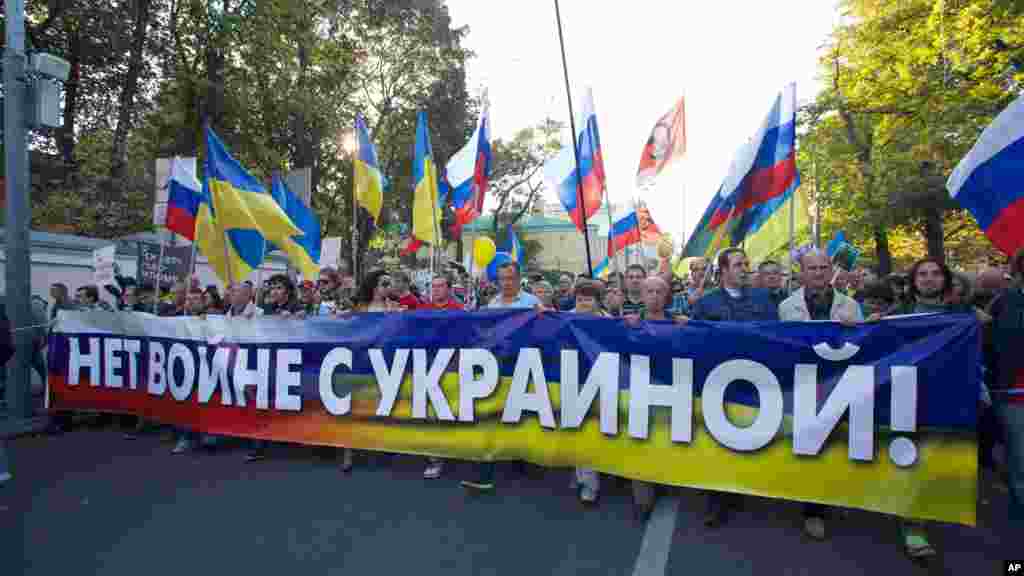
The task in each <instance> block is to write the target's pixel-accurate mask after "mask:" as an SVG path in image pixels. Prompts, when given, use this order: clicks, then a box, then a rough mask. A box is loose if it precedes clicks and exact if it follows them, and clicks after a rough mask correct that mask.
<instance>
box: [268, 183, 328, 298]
mask: <svg viewBox="0 0 1024 576" xmlns="http://www.w3.org/2000/svg"><path fill="white" fill-rule="evenodd" d="M270 194H271V196H273V197H274V200H276V201H277V205H278V206H280V207H281V209H282V210H284V212H285V214H287V215H288V218H290V219H291V221H292V223H293V224H295V225H296V226H298V227H299V229H300V230H302V236H292V237H291V238H290V239H289V241H288V242H287V243H285V245H284V246H276V248H278V249H280V250H283V251H284V253H285V254H287V255H288V261H289V262H291V263H292V266H295V267H296V268H298V270H299V272H301V273H302V276H303V277H304V278H305V279H307V280H316V276H317V274H319V273H320V219H319V218H317V216H316V214H315V213H314V212H313V211H312V210H310V208H309V206H306V204H305V203H304V202H303V201H302V199H301V198H299V197H298V196H297V195H296V194H295V193H294V192H292V191H291V189H290V188H288V184H286V183H285V181H284V179H283V178H281V176H280V175H278V174H274V180H273V184H272V185H271V187H270ZM271 249H272V248H271Z"/></svg>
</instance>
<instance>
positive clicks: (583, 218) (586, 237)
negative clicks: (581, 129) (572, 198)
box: [555, 0, 594, 278]
mask: <svg viewBox="0 0 1024 576" xmlns="http://www.w3.org/2000/svg"><path fill="white" fill-rule="evenodd" d="M555 20H556V21H557V22H558V45H559V46H560V47H561V49H562V73H563V75H564V76H565V97H566V99H567V100H568V102H569V129H570V130H572V154H573V157H574V158H575V159H576V195H577V201H578V202H579V203H580V205H579V210H580V222H581V223H582V224H583V225H582V226H581V227H582V228H583V245H584V247H585V248H586V249H587V271H588V272H589V274H588V275H589V276H590V277H591V278H593V277H594V264H593V262H591V260H590V232H589V231H588V230H587V205H586V203H585V202H584V200H583V176H582V173H581V172H580V149H579V144H577V142H576V117H575V116H574V115H573V111H572V91H571V90H570V88H569V67H568V65H567V64H566V61H565V38H564V37H563V36H562V11H561V9H560V8H559V6H558V0H555Z"/></svg>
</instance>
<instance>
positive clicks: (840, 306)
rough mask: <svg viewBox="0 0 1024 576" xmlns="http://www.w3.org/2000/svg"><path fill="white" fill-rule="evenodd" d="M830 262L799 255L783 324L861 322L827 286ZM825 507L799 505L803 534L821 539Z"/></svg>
mask: <svg viewBox="0 0 1024 576" xmlns="http://www.w3.org/2000/svg"><path fill="white" fill-rule="evenodd" d="M831 278H832V261H831V259H829V257H828V255H827V254H825V253H823V252H822V251H821V250H819V249H817V248H812V249H811V250H808V251H806V252H804V253H803V254H802V255H801V256H800V283H801V285H802V286H803V287H802V288H800V289H799V290H797V291H796V292H794V293H793V295H792V296H790V297H789V298H786V299H785V300H783V301H782V303H781V304H779V319H780V320H782V321H783V322H810V321H825V322H827V321H835V322H842V323H844V324H853V323H858V322H862V321H863V320H864V316H863V314H861V311H860V306H859V305H858V304H857V303H856V302H855V301H854V300H853V298H850V297H849V296H847V295H846V294H843V293H842V292H839V291H838V290H836V289H835V288H833V287H832V286H830V285H829V280H830V279H831ZM826 510H827V509H826V507H825V506H823V505H821V504H812V503H807V504H804V506H803V516H804V533H805V534H807V535H808V536H810V537H811V538H813V539H815V540H824V539H825V513H826Z"/></svg>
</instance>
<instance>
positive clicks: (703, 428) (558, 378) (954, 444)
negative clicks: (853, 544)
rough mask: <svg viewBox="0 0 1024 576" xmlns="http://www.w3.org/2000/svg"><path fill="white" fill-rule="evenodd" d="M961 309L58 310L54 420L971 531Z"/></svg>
mask: <svg viewBox="0 0 1024 576" xmlns="http://www.w3.org/2000/svg"><path fill="white" fill-rule="evenodd" d="M978 359H979V352H978V326H977V323H976V321H975V319H974V318H973V317H971V316H953V315H943V316H908V317H903V318H898V319H894V320H887V321H883V322H879V323H873V324H865V325H862V326H858V327H848V326H841V325H838V324H833V323H825V322H820V323H819V322H809V323H754V324H733V323H706V322H690V323H689V324H688V325H686V326H679V325H676V324H672V323H661V322H639V323H634V324H629V323H625V322H624V321H622V320H618V319H608V318H600V317H589V316H581V315H573V314H560V313H544V314H538V313H536V312H534V311H483V312H475V313H462V312H405V313H390V314H388V313H370V314H363V315H356V316H348V317H340V318H336V319H335V318H314V319H309V320H289V319H275V318H256V319H251V320H246V319H228V318H224V317H212V316H211V317H209V318H207V319H205V320H202V319H198V318H156V317H153V316H150V315H147V314H142V313H117V314H114V313H108V312H62V313H61V318H60V322H59V324H58V327H57V329H56V330H55V332H54V333H53V335H52V336H51V337H50V354H49V372H50V376H49V390H48V400H49V402H50V408H51V409H61V410H79V409H81V410H100V411H110V412H123V413H132V414H138V415H140V416H143V417H145V418H148V419H151V420H155V421H159V422H165V423H171V424H176V425H179V426H184V427H188V428H192V429H195V430H201V431H206V432H210V433H214V434H222V435H229V436H239V437H247V438H263V439H268V440H281V441H289V442H299V443H307V444H319V445H330V446H348V447H353V448H362V449H370V450H380V451H386V452H396V453H409V454H423V455H433V456H442V457H448V458H459V459H469V460H526V461H530V462H534V463H537V464H540V465H544V466H552V467H562V466H584V467H589V468H594V469H597V470H600V471H602V472H606V473H609V474H614V475H619V476H624V477H627V478H632V479H639V480H646V481H650V482H657V483H662V484H672V485H678V486H689V487H694V488H704V489H711V490H721V491H729V492H738V493H744V494H755V495H758V496H767V497H773V498H784V499H789V500H799V501H809V502H820V503H824V504H832V505H838V506H845V507H854V508H861V509H866V510H875V511H879V512H886V513H890V514H896V515H900V516H905V517H912V518H920V519H933V520H940V521H948V522H958V523H962V524H968V525H973V524H974V522H975V501H976V490H977V444H976V435H975V424H976V418H977V415H976V408H977V401H978V390H979V383H978V374H979V370H978Z"/></svg>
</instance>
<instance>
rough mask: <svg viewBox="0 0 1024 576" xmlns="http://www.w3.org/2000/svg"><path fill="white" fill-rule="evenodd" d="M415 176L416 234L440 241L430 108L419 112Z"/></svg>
mask: <svg viewBox="0 0 1024 576" xmlns="http://www.w3.org/2000/svg"><path fill="white" fill-rule="evenodd" d="M412 176H413V201H412V234H413V236H415V237H416V239H418V240H419V241H421V242H425V243H427V244H434V245H437V243H438V241H439V240H440V237H439V236H440V234H439V233H438V227H439V226H440V223H441V210H440V209H439V208H438V203H437V166H436V165H435V164H434V153H433V152H432V151H431V149H430V133H429V131H428V128H427V113H426V112H420V113H418V114H417V119H416V154H415V161H414V162H413V165H412Z"/></svg>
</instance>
